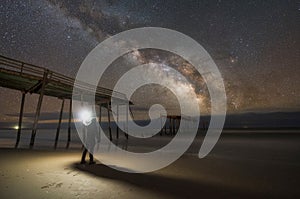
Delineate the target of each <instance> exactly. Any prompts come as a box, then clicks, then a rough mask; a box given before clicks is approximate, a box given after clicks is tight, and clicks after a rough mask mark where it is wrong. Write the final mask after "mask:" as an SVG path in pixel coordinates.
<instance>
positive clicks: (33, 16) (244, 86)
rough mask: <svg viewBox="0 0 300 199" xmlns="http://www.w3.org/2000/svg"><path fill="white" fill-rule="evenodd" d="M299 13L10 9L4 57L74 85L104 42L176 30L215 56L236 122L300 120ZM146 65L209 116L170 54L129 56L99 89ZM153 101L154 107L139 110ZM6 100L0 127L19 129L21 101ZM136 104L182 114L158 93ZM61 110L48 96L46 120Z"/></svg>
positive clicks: (154, 5) (57, 4) (1, 7)
mask: <svg viewBox="0 0 300 199" xmlns="http://www.w3.org/2000/svg"><path fill="white" fill-rule="evenodd" d="M299 14H300V4H299V2H297V1H289V0H287V1H259V0H257V1H256V0H254V1H251V0H250V1H243V2H242V1H230V0H228V1H221V0H218V1H214V0H209V1H208V0H207V1H191V0H185V1H171V0H168V1H151V0H150V1H148V0H147V1H144V0H140V1H117V0H99V1H91V0H80V1H79V0H75V1H73V0H72V1H71V0H63V1H57V0H49V1H46V0H40V1H26V0H22V1H18V0H14V1H9V0H3V1H1V3H0V27H1V28H0V54H1V55H4V56H8V57H11V58H15V59H18V60H23V61H25V62H29V63H32V64H36V65H40V66H44V67H47V68H49V69H51V70H54V71H56V72H60V73H62V74H65V75H68V76H71V77H75V75H76V72H77V70H78V68H79V67H80V64H81V62H82V61H83V59H84V58H85V56H86V55H87V54H88V53H89V52H90V51H91V50H92V49H93V48H94V47H95V46H96V45H97V44H98V43H99V42H101V41H103V40H104V39H106V38H108V37H110V36H112V35H114V34H116V33H119V32H122V31H124V30H128V29H131V28H137V27H145V26H155V27H164V28H170V29H173V30H177V31H180V32H182V33H184V34H186V35H188V36H190V37H191V38H193V39H195V40H196V41H198V42H199V43H200V44H201V45H202V46H203V47H204V48H205V49H206V50H207V51H208V53H209V54H210V55H211V56H212V58H213V59H214V61H215V62H216V64H217V66H218V67H219V70H220V72H221V74H222V76H223V78H224V83H225V87H226V93H227V97H228V112H229V113H243V112H270V111H271V112H274V111H287V112H288V111H300V102H299V98H300V81H299V74H300V65H299V62H300V60H299V59H300V52H299V40H300V36H299V35H300V27H299V26H300V23H299V22H300V15H299ZM149 62H156V63H158V64H157V67H156V70H157V71H158V73H161V74H163V75H165V77H166V78H170V81H172V82H174V85H175V86H182V87H183V88H185V89H186V92H189V90H191V91H194V92H196V94H197V96H198V97H199V99H200V104H199V105H200V107H201V109H202V110H204V112H205V110H206V111H207V112H209V106H210V105H209V95H208V93H207V89H206V86H205V84H204V82H203V79H202V78H201V76H200V75H199V74H198V73H197V72H196V71H195V70H194V69H193V66H191V65H190V64H189V63H187V62H186V61H185V60H182V59H181V58H180V57H178V56H176V55H173V54H170V53H167V52H160V51H158V50H151V49H150V50H137V51H135V52H132V53H131V54H129V55H124V57H121V58H119V59H118V60H116V61H115V62H114V63H113V64H112V66H111V68H110V70H108V71H107V76H106V77H104V78H103V79H102V80H101V81H100V85H101V86H104V87H109V88H112V87H113V85H114V83H115V82H116V80H117V79H118V78H119V77H120V76H121V75H122V73H123V72H125V71H127V70H128V69H130V68H131V67H133V66H135V65H138V64H142V63H149ZM164 65H165V66H171V67H174V68H175V69H177V70H178V71H180V72H181V73H182V74H183V75H185V76H186V77H187V79H188V80H189V82H190V83H191V84H190V85H182V84H181V82H180V80H178V79H177V77H176V75H174V74H169V73H168V71H167V70H166V68H164ZM159 89H160V90H159ZM157 91H159V92H157ZM157 93H158V94H157ZM147 94H148V95H150V96H152V97H151V98H150V99H151V100H152V101H151V100H150V101H146V102H145V101H142V102H139V100H138V99H140V98H141V96H143V99H144V97H145V96H146V95H147ZM0 95H1V103H0V121H11V120H13V121H17V118H16V117H11V116H10V115H11V114H13V113H18V111H19V106H20V97H21V94H20V92H17V91H12V90H9V89H5V88H0ZM144 95H145V96H144ZM12 99H14V100H12ZM133 101H135V102H136V104H137V106H136V107H138V108H139V109H140V110H141V109H143V108H145V109H146V108H147V106H148V105H149V104H151V103H157V102H159V101H162V102H163V103H162V104H164V103H165V104H166V106H170V107H173V108H174V107H176V106H177V105H178V103H176V99H175V98H174V96H172V93H170V92H168V91H167V90H165V89H164V88H155V89H153V87H152V88H147V87H145V88H143V89H141V91H140V93H138V94H136V95H134V96H133ZM166 101H168V103H166ZM173 102H174V103H173ZM36 103H37V96H35V95H31V96H30V95H28V96H27V98H26V105H25V107H26V108H25V112H26V113H32V112H34V109H35V107H36ZM59 107H60V103H58V101H57V99H55V98H51V97H45V99H44V102H43V107H42V111H43V112H58V111H59ZM66 110H67V106H66Z"/></svg>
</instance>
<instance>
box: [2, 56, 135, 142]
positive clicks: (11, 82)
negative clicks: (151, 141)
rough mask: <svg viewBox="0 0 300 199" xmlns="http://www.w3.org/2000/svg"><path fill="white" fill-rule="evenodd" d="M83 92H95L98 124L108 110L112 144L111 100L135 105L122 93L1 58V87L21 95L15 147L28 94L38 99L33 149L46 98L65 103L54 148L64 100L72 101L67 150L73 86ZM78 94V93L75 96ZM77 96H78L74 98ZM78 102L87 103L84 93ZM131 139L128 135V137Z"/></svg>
mask: <svg viewBox="0 0 300 199" xmlns="http://www.w3.org/2000/svg"><path fill="white" fill-rule="evenodd" d="M74 85H75V86H76V88H79V89H81V90H82V91H84V93H85V94H87V93H88V94H89V93H90V94H91V95H92V93H93V90H96V92H95V104H96V105H98V106H99V107H100V116H99V122H101V113H102V112H101V107H104V108H106V109H107V116H108V122H109V137H110V139H111V140H112V134H111V125H110V111H111V107H110V106H111V105H110V102H111V98H112V96H114V98H116V99H117V100H118V101H120V102H123V104H127V105H128V106H129V104H132V102H129V104H128V100H127V99H126V96H125V95H124V94H122V93H119V92H115V91H113V90H110V89H107V88H103V87H100V86H97V87H96V88H95V86H92V85H89V84H87V83H85V82H78V81H75V79H73V78H70V77H67V76H65V75H62V74H60V73H57V72H54V71H51V70H49V69H47V68H44V67H40V66H36V65H33V64H28V63H25V62H22V61H19V60H15V59H11V58H8V57H5V56H2V55H0V86H1V87H6V88H10V89H14V90H18V91H20V92H21V97H22V99H21V107H20V113H19V122H18V128H17V136H16V144H15V147H16V148H17V147H18V145H19V142H20V137H21V131H22V120H23V112H24V104H25V98H26V94H28V93H30V94H32V93H35V94H38V95H39V99H38V104H37V107H36V111H35V116H34V122H33V126H32V132H31V139H30V148H32V147H33V146H34V142H35V137H36V133H37V124H38V121H39V117H40V113H41V106H42V102H43V97H44V96H45V95H46V96H52V97H57V98H58V99H60V100H62V104H61V109H60V114H59V119H58V125H57V130H56V136H55V142H54V147H55V148H56V147H57V142H58V139H59V133H60V128H61V121H62V115H63V109H64V104H65V100H69V101H70V103H69V119H68V138H67V144H66V147H67V148H68V147H69V145H70V141H71V120H72V119H71V117H72V113H71V111H72V96H73V95H72V94H73V86H74ZM75 94H76V93H75ZM75 96H77V94H76V95H75ZM75 100H83V101H84V100H85V99H84V96H82V92H80V93H78V99H76V98H75ZM125 135H126V137H127V138H128V135H127V134H125ZM118 137H119V130H117V138H118Z"/></svg>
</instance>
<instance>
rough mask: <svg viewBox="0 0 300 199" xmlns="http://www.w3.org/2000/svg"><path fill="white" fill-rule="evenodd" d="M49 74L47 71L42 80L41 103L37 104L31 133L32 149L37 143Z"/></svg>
mask: <svg viewBox="0 0 300 199" xmlns="http://www.w3.org/2000/svg"><path fill="white" fill-rule="evenodd" d="M48 73H49V71H48V70H46V71H45V72H44V75H43V80H42V84H41V89H40V96H39V101H38V104H37V109H36V112H35V117H34V122H33V127H32V132H31V139H30V145H29V146H30V148H33V145H34V141H35V136H36V130H37V125H38V121H39V117H40V113H41V107H42V102H43V97H44V90H45V86H46V83H47V77H48Z"/></svg>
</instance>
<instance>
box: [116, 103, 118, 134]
mask: <svg viewBox="0 0 300 199" xmlns="http://www.w3.org/2000/svg"><path fill="white" fill-rule="evenodd" d="M118 124H119V105H118V104H117V122H116V126H117V139H119V126H118Z"/></svg>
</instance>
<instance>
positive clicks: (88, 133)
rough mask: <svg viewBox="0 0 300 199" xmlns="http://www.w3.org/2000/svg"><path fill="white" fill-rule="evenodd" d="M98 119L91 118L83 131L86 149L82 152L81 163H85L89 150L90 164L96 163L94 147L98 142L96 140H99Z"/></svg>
mask: <svg viewBox="0 0 300 199" xmlns="http://www.w3.org/2000/svg"><path fill="white" fill-rule="evenodd" d="M96 124H97V120H96V119H95V118H94V119H92V120H91V123H90V124H89V125H88V126H84V132H83V139H84V140H83V141H84V144H85V145H84V149H83V152H82V157H81V162H80V164H85V163H86V161H85V157H86V154H87V152H89V158H90V161H89V164H95V163H96V162H95V161H94V156H93V152H94V147H95V144H96V141H99V137H100V135H99V132H98V128H97V125H96Z"/></svg>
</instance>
